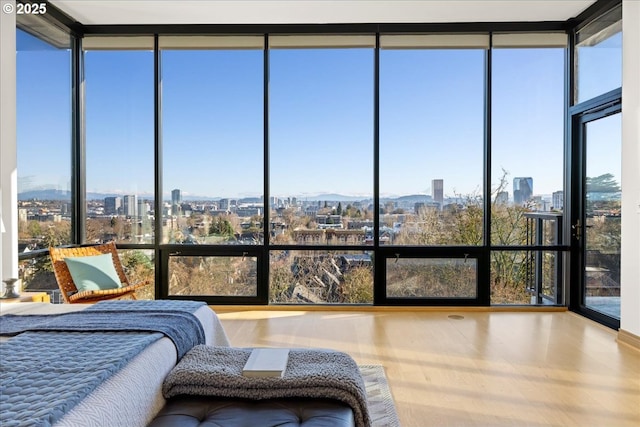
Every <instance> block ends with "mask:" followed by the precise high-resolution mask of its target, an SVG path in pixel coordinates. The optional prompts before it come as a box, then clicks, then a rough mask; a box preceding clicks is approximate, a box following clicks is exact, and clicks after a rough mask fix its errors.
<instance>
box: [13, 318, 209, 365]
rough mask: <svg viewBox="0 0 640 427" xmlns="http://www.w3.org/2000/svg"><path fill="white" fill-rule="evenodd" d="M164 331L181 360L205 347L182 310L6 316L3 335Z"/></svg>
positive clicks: (200, 333)
mask: <svg viewBox="0 0 640 427" xmlns="http://www.w3.org/2000/svg"><path fill="white" fill-rule="evenodd" d="M43 331H56V332H113V331H128V332H161V333H162V334H164V335H165V336H167V337H168V338H170V339H171V340H172V341H173V342H174V344H175V346H176V349H177V351H178V359H180V358H181V357H182V356H184V354H185V353H186V352H187V351H189V349H191V348H192V347H193V346H195V345H199V344H204V343H205V336H204V330H203V329H202V325H201V324H200V321H199V320H198V318H197V317H196V316H195V315H193V314H192V313H187V312H179V311H165V310H162V311H122V310H117V309H116V310H111V309H107V310H97V309H93V310H91V311H90V310H88V309H87V310H84V311H77V312H71V313H63V314H24V315H18V314H5V315H3V316H0V335H4V336H15V335H18V334H20V333H23V332H43Z"/></svg>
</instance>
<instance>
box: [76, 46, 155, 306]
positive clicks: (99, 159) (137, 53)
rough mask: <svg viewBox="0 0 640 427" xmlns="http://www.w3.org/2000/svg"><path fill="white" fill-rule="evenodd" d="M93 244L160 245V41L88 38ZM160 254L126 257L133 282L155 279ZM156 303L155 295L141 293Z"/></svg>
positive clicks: (89, 237)
mask: <svg viewBox="0 0 640 427" xmlns="http://www.w3.org/2000/svg"><path fill="white" fill-rule="evenodd" d="M83 50H84V70H85V93H84V95H85V98H84V99H85V129H86V130H85V132H86V136H85V138H86V142H85V158H86V172H85V175H86V181H85V182H86V192H85V194H84V197H85V200H86V216H87V219H86V223H85V240H86V242H85V243H99V242H104V241H108V240H115V241H116V242H117V243H119V244H137V245H150V244H153V243H154V239H155V230H154V220H153V218H154V217H155V209H154V206H155V194H154V192H155V189H154V170H155V169H154V135H155V133H154V55H153V37H85V38H84V40H83ZM154 257H155V254H154V252H153V251H152V250H149V249H147V250H142V249H140V250H138V251H136V252H134V253H130V254H129V255H128V256H126V262H125V268H126V269H127V273H128V274H129V278H130V280H132V281H134V282H137V281H139V280H144V279H148V278H149V277H153V274H154V273H153V271H154V264H153V258H154ZM138 294H139V297H142V298H152V297H153V289H152V287H149V286H148V287H145V288H144V290H143V291H142V292H138Z"/></svg>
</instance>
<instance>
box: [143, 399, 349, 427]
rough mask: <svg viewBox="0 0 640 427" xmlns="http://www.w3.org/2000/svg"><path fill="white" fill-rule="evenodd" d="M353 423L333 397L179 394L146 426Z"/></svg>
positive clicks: (331, 426)
mask: <svg viewBox="0 0 640 427" xmlns="http://www.w3.org/2000/svg"><path fill="white" fill-rule="evenodd" d="M276 426H277V427H297V426H303V427H354V426H355V421H354V417H353V411H352V410H351V408H350V407H349V406H348V405H345V404H343V403H340V402H337V401H332V400H320V399H313V400H305V399H269V400H240V399H220V398H207V397H193V396H181V397H174V398H172V399H169V400H168V401H167V404H166V405H165V407H164V408H163V409H162V410H161V411H160V412H159V413H158V415H157V416H156V417H155V418H154V419H153V420H152V421H151V423H150V424H149V425H148V426H147V427H276Z"/></svg>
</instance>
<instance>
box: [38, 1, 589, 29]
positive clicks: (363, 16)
mask: <svg viewBox="0 0 640 427" xmlns="http://www.w3.org/2000/svg"><path fill="white" fill-rule="evenodd" d="M49 1H50V3H51V4H53V5H55V6H56V7H58V8H59V9H60V10H62V11H63V12H65V13H66V14H68V15H69V16H71V17H72V18H73V19H75V20H76V21H78V22H80V23H81V24H83V25H114V24H120V25H126V24H129V25H143V24H150V25H158V24H291V23H293V24H327V23H404V22H406V23H412V22H413V23H418V22H421V23H438V22H519V21H566V20H567V19H570V18H573V17H575V16H577V15H579V14H580V12H582V11H583V10H585V9H586V8H588V7H589V6H590V5H592V4H593V3H595V0H387V1H385V0H49Z"/></svg>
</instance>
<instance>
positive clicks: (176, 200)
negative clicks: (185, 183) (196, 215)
mask: <svg viewBox="0 0 640 427" xmlns="http://www.w3.org/2000/svg"><path fill="white" fill-rule="evenodd" d="M181 205H182V192H181V191H180V190H179V189H177V188H176V189H175V190H171V215H175V216H180V213H181V211H182V209H181V208H180V207H181Z"/></svg>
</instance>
